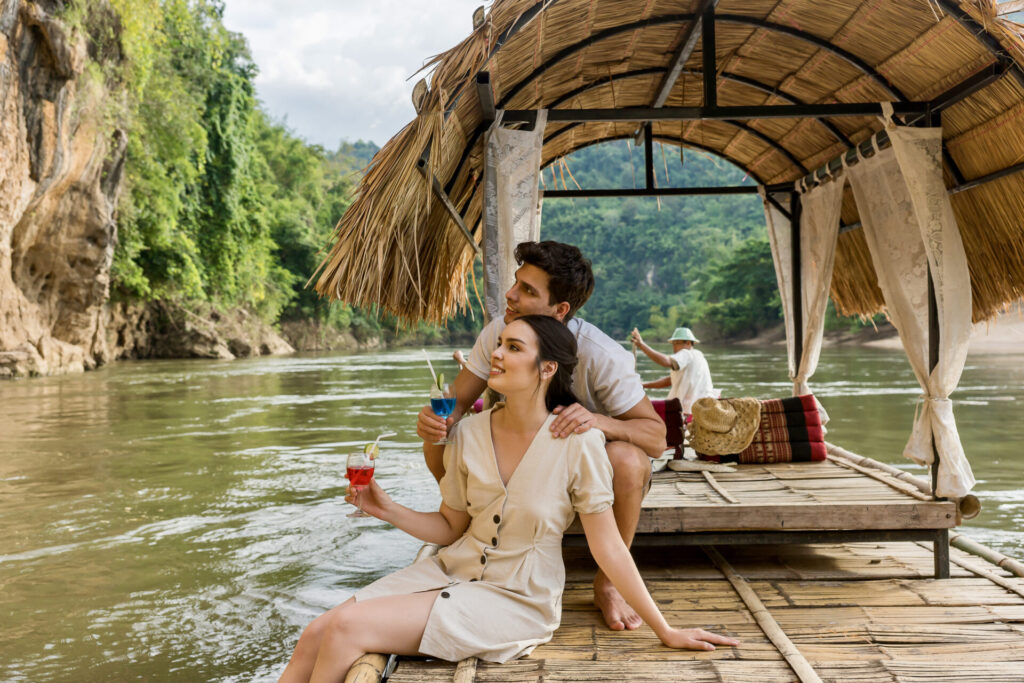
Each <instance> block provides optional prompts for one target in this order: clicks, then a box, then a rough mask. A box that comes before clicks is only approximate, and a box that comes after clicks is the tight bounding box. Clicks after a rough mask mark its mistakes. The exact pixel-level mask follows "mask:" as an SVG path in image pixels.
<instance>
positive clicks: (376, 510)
mask: <svg viewBox="0 0 1024 683" xmlns="http://www.w3.org/2000/svg"><path fill="white" fill-rule="evenodd" d="M345 502H346V503H351V504H352V505H355V506H356V507H358V508H359V509H360V510H361V511H362V512H363V513H364V514H363V515H362V516H363V517H366V516H372V517H376V518H378V519H384V517H385V516H386V514H387V510H388V508H389V507H390V506H391V505H392V500H391V496H389V495H388V494H387V493H386V492H385V491H384V489H382V488H381V487H380V484H378V483H377V480H376V479H371V480H370V483H369V484H368V485H366V486H359V487H356V486H350V487H349V490H348V495H346V496H345Z"/></svg>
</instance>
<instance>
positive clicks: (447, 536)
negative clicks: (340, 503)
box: [345, 479, 469, 545]
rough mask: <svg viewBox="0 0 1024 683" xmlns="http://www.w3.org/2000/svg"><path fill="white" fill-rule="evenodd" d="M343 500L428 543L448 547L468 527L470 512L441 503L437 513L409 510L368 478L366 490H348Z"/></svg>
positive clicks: (373, 480)
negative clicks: (368, 482)
mask: <svg viewBox="0 0 1024 683" xmlns="http://www.w3.org/2000/svg"><path fill="white" fill-rule="evenodd" d="M345 500H347V501H348V502H349V503H352V504H353V505H358V506H359V507H360V508H361V509H362V511H363V512H365V513H367V514H370V515H373V516H374V517H376V518H378V519H382V520H384V521H385V522H389V523H391V524H394V525H395V526H396V527H398V528H399V529H401V530H402V531H404V532H405V533H407V534H409V535H410V536H414V537H416V538H418V539H420V540H421V541H425V542H427V543H436V544H437V545H451V544H452V543H454V542H455V541H457V540H459V537H461V536H462V534H463V533H465V531H466V529H467V528H468V527H469V513H467V512H463V511H461V510H453V509H452V508H450V507H448V506H447V505H445V504H444V503H441V509H440V510H439V511H437V512H417V511H416V510H411V509H409V508H407V507H405V506H404V505H399V504H398V503H396V502H395V501H393V500H391V496H389V495H388V494H387V493H385V492H384V489H382V488H381V487H380V485H379V484H378V483H377V481H376V480H375V479H371V480H370V485H369V487H367V488H366V489H365V490H363V491H359V492H353V491H352V490H351V489H350V490H349V494H348V495H347V496H346V497H345Z"/></svg>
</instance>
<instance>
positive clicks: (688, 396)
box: [631, 327, 718, 422]
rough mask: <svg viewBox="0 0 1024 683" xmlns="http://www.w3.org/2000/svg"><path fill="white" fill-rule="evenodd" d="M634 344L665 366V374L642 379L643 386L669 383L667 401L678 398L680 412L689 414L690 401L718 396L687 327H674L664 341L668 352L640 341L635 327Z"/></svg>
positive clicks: (706, 366) (691, 404) (693, 337)
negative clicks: (667, 344) (648, 379)
mask: <svg viewBox="0 0 1024 683" xmlns="http://www.w3.org/2000/svg"><path fill="white" fill-rule="evenodd" d="M631 337H632V341H633V343H634V344H636V347H637V348H638V349H640V350H641V351H643V352H644V353H645V354H647V357H648V358H650V359H651V360H653V361H654V362H655V363H657V364H658V365H660V366H662V367H666V368H668V369H669V374H668V375H666V376H665V377H662V378H661V379H656V380H654V381H653V382H644V385H643V386H644V388H645V389H658V388H661V387H667V386H671V387H672V388H671V389H670V390H669V392H668V398H669V400H671V399H673V398H678V399H679V402H680V403H681V404H682V407H683V415H686V416H687V422H689V416H690V415H691V413H692V408H693V402H694V401H696V400H697V399H699V398H705V397H710V398H718V392H716V391H715V387H714V386H713V385H712V383H711V369H710V368H708V361H707V359H706V358H704V354H703V353H701V352H700V351H698V350H697V349H695V348H693V345H694V344H696V343H697V341H698V340H697V338H696V337H695V336H693V332H691V331H690V328H689V327H677V328H676V331H675V332H673V333H672V336H671V337H669V339H668V341H669V342H670V343H671V344H672V355H671V356H669V355H667V354H664V353H661V352H660V351H655V350H654V349H652V348H651V347H650V346H648V345H647V344H645V343H644V339H643V337H641V336H640V331H639V330H637V329H636V328H635V327H634V328H633V334H632V335H631Z"/></svg>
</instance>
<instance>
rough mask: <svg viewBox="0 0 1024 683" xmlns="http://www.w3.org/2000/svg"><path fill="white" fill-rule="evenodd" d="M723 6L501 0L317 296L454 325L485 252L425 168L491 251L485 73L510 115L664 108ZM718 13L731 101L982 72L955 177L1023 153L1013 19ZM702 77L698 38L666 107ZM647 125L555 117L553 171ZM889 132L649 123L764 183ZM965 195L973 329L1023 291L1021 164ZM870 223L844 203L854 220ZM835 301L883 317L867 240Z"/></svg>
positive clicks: (680, 100)
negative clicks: (704, 15) (480, 77)
mask: <svg viewBox="0 0 1024 683" xmlns="http://www.w3.org/2000/svg"><path fill="white" fill-rule="evenodd" d="M708 4H711V5H714V4H715V3H714V2H709V0H631V1H630V0H546V1H545V2H537V0H495V2H494V4H493V5H492V6H491V8H490V11H489V12H488V13H487V16H486V20H485V21H484V22H483V24H482V25H481V26H480V27H479V28H477V29H476V30H475V31H474V32H473V33H472V34H471V35H470V36H469V37H468V38H466V39H465V40H464V41H463V42H462V43H460V44H459V45H457V46H455V47H454V48H452V49H451V50H449V51H448V52H446V53H444V54H442V55H440V56H438V57H437V58H435V60H434V62H433V65H434V66H435V68H434V70H433V73H432V75H431V77H430V88H429V92H428V94H427V96H426V99H425V101H424V102H423V104H422V106H421V107H420V109H419V111H420V114H419V115H418V116H417V118H416V119H415V120H413V121H412V122H411V123H410V124H409V125H408V126H406V127H405V128H404V129H403V130H402V131H400V132H399V133H398V134H397V135H396V136H395V137H394V138H392V139H391V140H390V141H389V142H388V143H387V144H385V145H384V147H383V149H381V151H380V152H379V153H378V154H377V156H376V157H375V158H374V161H373V162H372V164H371V166H370V167H369V169H368V172H367V173H366V175H365V177H364V179H363V181H362V183H361V184H360V186H359V188H358V191H357V193H358V194H357V197H356V199H355V201H354V202H353V204H352V206H351V207H350V208H349V210H348V211H347V212H346V214H345V216H344V217H343V218H342V219H341V222H340V223H339V225H338V229H337V241H336V243H335V245H334V247H333V249H332V251H331V253H330V254H329V255H328V257H327V259H325V262H324V265H323V267H322V271H321V272H320V275H319V278H318V281H317V283H316V289H317V291H318V292H320V293H321V294H324V295H327V296H330V297H333V298H337V299H340V300H343V301H346V302H349V303H353V304H359V305H371V304H376V305H379V306H380V307H381V308H382V309H383V310H387V311H390V312H392V313H395V314H397V315H398V316H400V317H402V318H405V319H408V320H415V319H426V320H431V321H441V320H443V319H444V318H446V317H447V316H448V315H449V314H451V313H452V312H453V311H454V310H455V309H456V308H457V307H458V306H459V305H460V304H463V303H465V301H464V297H465V294H464V292H465V284H466V277H467V273H468V272H469V270H470V267H471V265H472V261H473V258H474V257H475V252H474V250H473V248H472V247H471V246H470V244H469V242H468V240H467V239H466V237H465V235H464V233H463V232H462V230H461V229H460V227H459V226H458V225H457V224H456V223H455V221H454V220H453V219H452V218H451V216H450V214H449V212H448V211H447V210H446V209H445V207H444V206H443V204H442V202H441V201H440V200H439V199H438V197H437V196H436V195H435V194H434V193H432V192H431V189H430V186H429V185H428V184H427V181H426V180H425V175H424V173H423V172H422V171H421V170H420V169H418V168H417V162H418V161H419V160H420V158H421V156H422V155H423V154H424V152H425V151H427V150H428V149H429V162H428V166H429V168H428V169H427V172H428V174H431V175H433V176H436V177H437V178H438V179H439V181H440V186H441V187H442V188H443V189H444V190H445V191H446V193H447V195H448V197H450V199H451V202H452V203H453V204H454V206H455V208H456V209H457V210H458V212H459V213H460V214H461V215H462V217H463V219H464V222H465V225H466V226H468V228H469V230H470V231H471V232H472V234H473V236H474V239H475V240H476V242H477V243H479V242H480V241H481V240H482V236H481V227H480V214H481V208H482V182H481V180H482V178H481V176H482V165H481V162H482V153H483V152H482V149H483V148H482V141H483V131H484V130H485V129H486V126H487V123H486V121H485V120H484V115H483V113H482V110H481V104H480V101H481V100H480V98H479V97H478V95H477V93H476V89H475V88H476V75H477V74H478V73H479V72H484V71H486V72H488V73H489V74H490V79H491V83H492V86H493V92H494V101H495V102H496V104H497V106H498V108H503V109H510V110H511V109H538V108H552V109H595V108H620V107H626V106H641V107H651V106H655V105H654V104H653V103H654V102H655V100H656V98H657V95H658V91H659V86H660V85H661V84H662V81H663V80H665V78H666V72H667V71H668V69H669V67H670V66H671V63H672V60H673V57H674V56H675V55H676V53H677V52H680V51H681V43H682V42H683V41H684V40H685V38H686V37H687V35H688V34H689V32H690V31H691V29H692V27H693V25H694V22H695V20H696V18H699V17H700V11H701V9H703V7H704V6H705V5H708ZM424 11H426V10H424ZM715 13H716V14H715V19H716V20H715V23H714V32H715V39H716V42H715V45H716V50H715V56H716V70H717V73H718V77H717V93H718V95H717V97H718V105H720V106H734V105H735V106H739V105H775V104H778V105H791V104H801V103H803V104H821V103H836V102H838V103H862V102H869V103H870V102H882V101H897V102H899V101H904V102H906V101H911V102H922V101H934V100H935V99H936V98H937V97H939V96H940V95H941V94H943V93H946V92H948V91H949V90H950V89H952V88H954V87H955V86H957V85H958V84H962V83H964V82H965V81H967V82H970V79H972V78H974V79H975V82H976V83H979V84H981V85H980V87H979V88H978V89H977V90H976V91H974V92H973V93H972V94H970V95H969V96H966V97H963V98H962V99H959V100H958V101H956V102H955V103H954V104H952V105H950V106H948V107H946V108H945V109H944V110H943V112H942V125H943V129H944V139H945V144H946V149H947V151H948V154H947V155H946V168H945V172H946V183H947V186H948V187H950V188H951V189H952V188H956V187H958V186H963V185H964V183H965V182H969V181H971V180H973V179H977V178H981V177H984V176H986V175H988V174H991V173H994V172H997V171H1001V170H1003V169H1006V168H1009V167H1012V166H1014V165H1016V164H1021V163H1022V162H1024V71H1022V70H1021V69H1020V66H1019V65H1021V64H1024V32H1022V27H1021V26H1020V25H1018V24H1014V23H1012V22H1009V21H1007V20H1005V19H1000V18H998V16H997V14H998V6H997V4H996V3H995V2H994V1H993V0H959V1H958V0H828V2H822V1H821V0H721V1H720V2H718V3H717V8H716V9H715ZM452 20H453V21H466V22H468V21H469V17H453V19H452ZM701 69H702V54H701V43H700V41H696V46H695V49H693V51H692V53H690V56H689V57H688V59H687V60H686V62H685V63H684V64H683V68H682V71H681V73H680V74H679V76H678V79H677V80H676V81H675V84H674V86H673V87H672V88H671V90H670V92H669V94H668V98H667V100H666V101H665V102H664V106H665V107H696V106H700V105H701V104H702V98H703V92H702V70H701ZM985 74H995V76H993V77H991V78H985ZM962 94H963V93H961V96H962ZM636 129H637V123H635V122H625V123H623V122H586V123H552V122H549V123H548V126H547V128H546V131H545V144H544V150H543V159H544V163H545V164H548V163H551V162H553V161H555V160H557V159H559V158H561V157H563V156H565V155H567V154H569V153H571V152H572V151H574V150H576V149H579V148H581V147H584V146H587V145H590V144H594V143H595V142H600V141H604V140H611V139H616V138H622V137H632V136H633V134H634V131H635V130H636ZM880 129H881V122H880V121H879V119H878V118H877V117H875V116H857V117H835V118H829V119H820V118H819V119H815V118H802V119H794V118H789V119H785V118H768V119H751V120H745V121H742V122H729V121H722V120H691V121H682V122H680V121H655V122H654V124H653V132H654V137H655V139H657V140H660V141H663V142H668V143H674V144H681V145H684V146H689V147H694V148H698V149H701V150H705V151H711V152H713V153H715V154H718V155H720V156H722V157H724V158H725V159H727V160H729V161H731V162H732V163H734V164H736V165H737V166H739V167H740V168H742V169H744V170H745V171H747V172H748V173H749V174H750V175H751V176H752V177H753V178H755V179H757V180H758V181H759V182H761V183H765V184H773V183H784V182H790V181H793V180H796V179H798V178H800V177H802V176H804V175H805V174H806V173H807V172H808V170H811V169H815V168H817V167H819V166H821V165H822V164H825V163H827V162H829V161H830V160H833V159H835V158H836V157H837V156H838V155H840V154H841V153H843V152H844V151H846V150H848V149H849V148H850V146H851V145H853V144H856V143H858V142H861V141H863V140H865V139H866V138H868V137H870V136H871V135H872V134H873V133H875V132H876V131H878V130H880ZM952 202H953V207H954V209H955V211H956V215H957V219H958V221H959V224H960V230H961V233H962V235H963V241H964V245H965V248H966V250H967V257H968V261H969V264H970V269H971V278H972V285H973V287H974V290H973V291H974V319H975V320H982V319H985V318H988V317H990V316H992V315H993V314H994V313H996V312H997V311H999V310H1000V309H1001V308H1002V307H1003V306H1004V305H1006V304H1007V303H1008V302H1011V301H1015V300H1017V299H1020V298H1021V297H1022V296H1024V173H1014V174H1011V175H1007V176H1006V177H1003V178H1001V179H999V180H996V181H993V182H988V183H985V184H982V185H979V186H977V187H973V188H970V189H965V190H963V191H959V192H956V193H955V194H953V195H952ZM857 221H858V215H857V209H856V206H855V204H854V202H853V200H852V197H848V198H847V201H846V202H845V204H844V209H843V222H844V223H847V224H853V223H856V222H857ZM832 297H833V299H834V300H835V301H836V303H837V305H838V307H839V309H840V311H842V312H844V313H847V314H854V313H860V314H871V313H874V312H877V311H879V310H880V309H881V307H882V299H881V293H880V292H879V290H878V288H877V285H876V280H875V275H874V271H873V269H872V266H871V259H870V257H869V255H868V252H867V247H866V244H865V242H864V238H863V235H862V231H860V230H850V231H847V232H844V233H843V234H842V235H841V236H840V243H839V249H838V252H837V256H836V267H835V277H834V280H833V285H832Z"/></svg>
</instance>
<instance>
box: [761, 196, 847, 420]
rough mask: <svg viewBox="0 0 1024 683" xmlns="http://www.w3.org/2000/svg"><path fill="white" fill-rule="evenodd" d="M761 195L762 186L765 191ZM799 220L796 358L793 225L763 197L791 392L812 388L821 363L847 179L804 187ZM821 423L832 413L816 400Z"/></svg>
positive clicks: (806, 392)
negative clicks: (800, 323)
mask: <svg viewBox="0 0 1024 683" xmlns="http://www.w3.org/2000/svg"><path fill="white" fill-rule="evenodd" d="M762 195H763V190H762ZM801 202H802V205H803V210H802V212H801V219H800V308H801V313H802V316H801V317H802V320H803V329H802V330H801V331H800V333H801V340H802V342H803V345H802V347H801V348H802V352H801V354H800V358H796V357H795V350H794V349H795V346H796V344H795V331H794V329H793V310H792V308H793V294H792V292H793V278H792V272H793V264H792V258H791V241H790V240H791V235H792V226H791V224H790V220H789V219H788V218H786V217H785V216H784V215H783V214H782V213H781V212H779V210H778V209H776V208H775V207H774V206H772V205H771V204H770V203H769V202H767V201H765V219H766V221H767V223H768V239H769V242H770V243H771V247H772V259H773V260H774V262H775V277H776V280H777V281H778V285H779V295H780V296H781V298H782V307H783V308H782V311H783V315H784V317H785V319H786V347H787V350H788V353H789V378H790V379H791V380H792V381H793V395H794V396H800V395H803V394H809V393H811V389H810V387H809V386H808V384H807V380H808V379H809V378H810V377H811V376H812V375H813V374H814V371H815V370H816V369H817V367H818V358H819V357H820V355H821V339H822V335H823V333H824V330H825V307H826V306H827V305H828V293H829V288H830V287H831V284H832V266H833V265H834V263H835V255H836V240H837V239H838V237H839V211H840V209H841V208H842V202H843V183H842V182H829V183H825V184H823V185H819V186H818V187H816V188H814V189H812V190H809V191H807V192H804V193H803V195H802V197H801ZM818 412H819V413H821V420H822V424H825V423H827V422H828V419H829V418H828V413H827V412H825V409H824V408H823V407H822V405H821V403H820V402H818Z"/></svg>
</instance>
